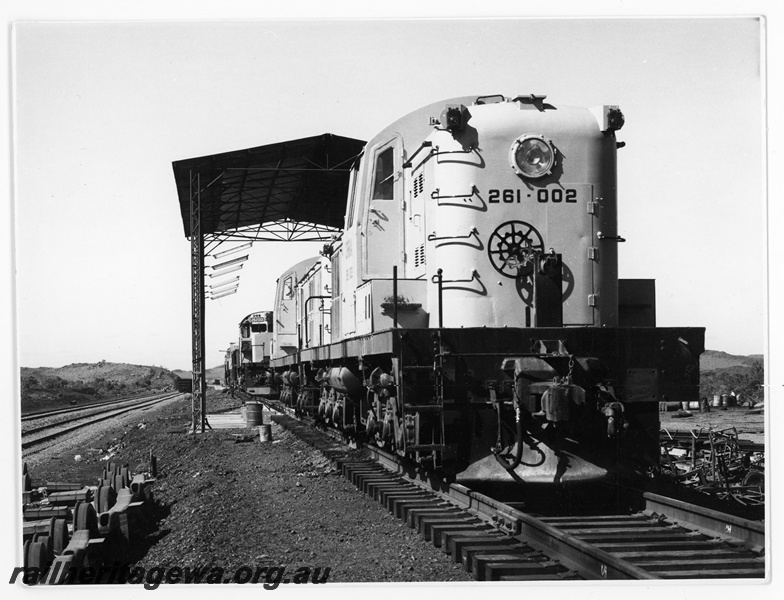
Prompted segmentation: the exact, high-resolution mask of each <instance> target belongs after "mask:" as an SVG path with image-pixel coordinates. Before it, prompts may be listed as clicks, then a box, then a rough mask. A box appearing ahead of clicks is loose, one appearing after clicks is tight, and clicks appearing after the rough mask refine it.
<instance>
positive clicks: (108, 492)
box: [98, 485, 117, 513]
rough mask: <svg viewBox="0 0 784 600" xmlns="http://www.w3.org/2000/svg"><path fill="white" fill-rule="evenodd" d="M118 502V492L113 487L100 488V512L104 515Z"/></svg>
mask: <svg viewBox="0 0 784 600" xmlns="http://www.w3.org/2000/svg"><path fill="white" fill-rule="evenodd" d="M116 502H117V492H115V491H114V489H113V488H112V487H111V486H108V485H104V486H101V487H100V488H99V498H98V512H99V513H104V512H106V511H108V510H109V509H111V508H112V506H114V504H115V503H116Z"/></svg>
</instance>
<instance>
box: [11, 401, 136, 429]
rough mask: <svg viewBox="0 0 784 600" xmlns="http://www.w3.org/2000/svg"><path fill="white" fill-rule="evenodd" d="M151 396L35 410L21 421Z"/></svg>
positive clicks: (114, 404) (25, 414)
mask: <svg viewBox="0 0 784 600" xmlns="http://www.w3.org/2000/svg"><path fill="white" fill-rule="evenodd" d="M149 397H150V395H149V394H141V395H139V396H131V397H128V396H126V397H124V398H115V399H113V400H103V401H100V402H90V403H88V404H79V405H76V406H68V407H65V408H55V409H51V410H34V411H29V412H26V413H22V418H21V421H22V422H23V423H24V422H26V421H34V420H36V419H44V418H48V417H53V416H56V415H61V414H70V413H75V412H79V411H83V410H90V409H94V408H107V407H109V406H117V405H120V404H123V403H125V402H139V401H141V400H144V399H146V398H149Z"/></svg>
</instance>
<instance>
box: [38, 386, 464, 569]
mask: <svg viewBox="0 0 784 600" xmlns="http://www.w3.org/2000/svg"><path fill="white" fill-rule="evenodd" d="M239 408H240V403H239V400H234V399H231V398H230V397H229V396H228V395H227V394H221V393H219V392H217V391H212V390H211V391H210V395H209V398H208V412H217V411H227V410H229V411H231V410H234V411H238V410H239ZM190 411H191V404H190V399H189V398H183V399H182V400H180V401H178V402H176V403H171V404H169V405H167V406H164V407H162V408H158V409H154V410H150V411H146V412H145V413H144V416H143V417H138V418H137V419H136V420H135V421H134V422H132V423H129V424H126V425H125V426H124V427H119V428H118V427H116V425H112V424H110V423H106V424H105V425H104V427H102V428H101V430H100V431H96V432H95V434H94V436H93V439H92V440H91V441H90V442H79V443H76V444H73V445H70V446H69V445H66V444H58V445H57V447H56V449H52V451H43V452H39V453H37V454H36V455H35V456H34V457H31V459H30V460H29V461H28V467H29V470H30V472H31V475H32V477H33V481H34V483H38V482H43V481H47V480H48V481H53V480H56V481H65V480H68V481H77V482H80V483H89V484H94V483H95V481H96V479H97V478H98V476H99V475H100V472H101V469H102V467H103V466H104V465H105V464H106V462H108V460H105V459H106V458H107V457H109V456H110V455H111V458H110V459H109V460H111V461H114V462H119V463H122V464H126V463H127V464H129V466H130V468H131V470H134V469H135V468H137V466H138V468H142V467H143V466H144V465H146V464H147V462H148V459H149V454H150V451H152V453H153V454H154V455H155V456H156V458H157V464H158V480H157V482H156V483H155V485H154V487H153V494H154V499H155V502H156V503H157V509H156V513H157V522H156V523H155V524H154V526H153V528H152V529H151V530H150V531H149V532H148V533H147V535H146V536H145V539H144V540H142V542H141V544H140V545H139V546H137V548H136V550H135V555H134V560H135V563H134V566H139V567H143V568H144V569H145V570H149V569H152V568H154V567H158V568H171V567H180V568H185V567H188V568H191V569H198V568H205V567H206V568H211V567H217V568H219V569H222V570H223V572H224V573H225V574H226V577H227V578H230V577H231V576H232V574H233V573H235V572H237V571H238V570H242V571H243V572H244V573H249V572H251V571H253V572H258V571H259V569H261V568H264V567H266V568H267V572H270V569H272V568H273V567H285V573H291V574H294V573H296V572H298V570H299V572H302V571H304V568H307V569H308V570H309V572H310V573H311V574H314V575H315V574H316V569H319V571H318V575H319V577H320V578H323V577H324V575H325V574H326V573H327V571H326V569H329V571H328V577H327V578H326V580H327V581H328V582H333V583H334V582H414V581H418V582H450V581H453V582H458V581H472V579H471V577H470V576H469V575H468V574H466V573H465V571H463V569H462V568H461V567H460V565H457V564H455V563H454V562H452V560H451V558H450V557H448V556H446V555H445V554H443V553H442V552H441V551H440V549H437V548H434V547H433V546H432V544H431V543H429V542H425V541H424V540H423V539H422V538H421V537H420V536H419V535H418V534H417V533H416V532H415V531H414V530H412V529H410V528H408V527H407V526H406V525H405V524H403V523H402V522H401V521H399V520H397V519H395V518H394V517H393V516H392V515H390V514H389V512H388V511H387V510H386V509H385V508H383V507H382V506H381V505H380V504H379V503H377V502H375V501H372V500H370V499H369V498H367V497H365V496H364V495H363V494H362V493H361V492H359V491H358V490H357V489H356V488H355V487H354V486H353V485H352V484H351V483H350V482H348V481H347V480H345V479H344V478H343V477H342V476H340V475H339V474H338V473H336V472H334V471H333V470H332V469H331V465H330V462H329V461H328V460H327V459H326V458H324V457H323V455H321V454H320V453H318V452H317V451H315V450H313V449H312V448H311V447H310V446H308V445H307V444H305V443H304V442H302V441H300V440H299V439H298V438H296V436H294V435H293V434H292V433H290V432H288V431H286V430H285V429H283V428H281V427H280V426H278V425H277V424H274V423H273V424H272V436H273V442H271V443H269V442H261V441H260V440H259V437H258V432H257V431H256V430H253V429H216V430H213V431H209V432H207V433H206V434H202V435H187V434H186V429H187V426H188V423H189V422H190ZM265 422H269V419H268V418H266V420H265ZM93 427H97V426H93ZM75 456H80V457H81V460H79V461H76V460H74V457H75ZM102 459H104V460H102ZM264 581H265V580H264V578H263V577H262V579H261V580H260V581H259V583H263V582H264ZM284 581H285V580H284Z"/></svg>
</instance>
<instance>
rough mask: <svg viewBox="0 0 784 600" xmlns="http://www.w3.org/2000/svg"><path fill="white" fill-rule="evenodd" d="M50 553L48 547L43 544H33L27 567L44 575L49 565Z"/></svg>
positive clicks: (29, 549) (29, 552)
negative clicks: (48, 556) (48, 557)
mask: <svg viewBox="0 0 784 600" xmlns="http://www.w3.org/2000/svg"><path fill="white" fill-rule="evenodd" d="M47 555H48V552H47V550H46V545H45V544H43V543H42V542H33V543H31V544H30V547H29V548H28V551H27V566H28V568H30V569H38V572H39V573H43V572H44V570H45V569H46V567H47V566H49V565H48V563H47Z"/></svg>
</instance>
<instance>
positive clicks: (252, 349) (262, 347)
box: [224, 311, 273, 394]
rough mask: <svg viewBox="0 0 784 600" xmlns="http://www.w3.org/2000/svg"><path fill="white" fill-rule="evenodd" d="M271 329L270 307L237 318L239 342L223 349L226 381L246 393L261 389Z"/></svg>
mask: <svg viewBox="0 0 784 600" xmlns="http://www.w3.org/2000/svg"><path fill="white" fill-rule="evenodd" d="M272 330H273V324H272V311H259V312H254V313H251V314H249V315H248V316H246V317H245V318H244V319H242V321H240V324H239V340H238V343H234V342H232V343H231V344H230V345H229V348H228V349H227V350H226V357H225V360H224V371H225V382H226V385H229V386H235V387H239V388H240V389H243V390H245V391H246V392H248V393H249V394H258V393H260V392H261V391H262V389H261V386H262V384H264V383H265V382H266V380H267V377H268V374H269V360H270V353H271V352H272Z"/></svg>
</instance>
